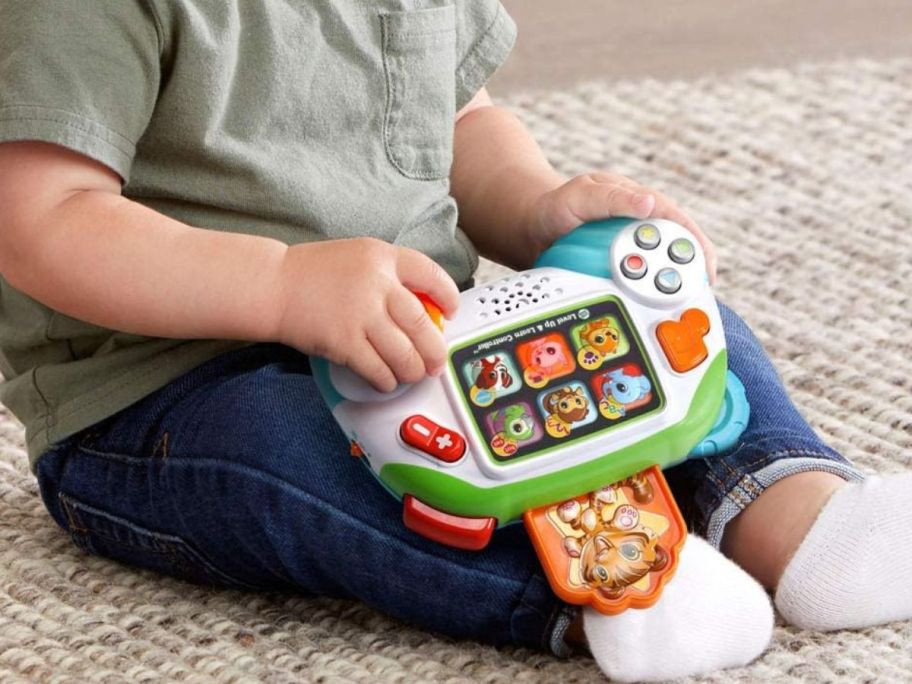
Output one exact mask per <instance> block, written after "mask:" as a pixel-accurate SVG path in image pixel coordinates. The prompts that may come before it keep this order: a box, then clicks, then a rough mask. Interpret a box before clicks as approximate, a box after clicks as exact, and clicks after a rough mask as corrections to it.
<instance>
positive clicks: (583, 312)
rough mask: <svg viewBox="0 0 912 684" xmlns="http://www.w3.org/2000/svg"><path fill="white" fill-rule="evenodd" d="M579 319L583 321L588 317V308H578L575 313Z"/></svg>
mask: <svg viewBox="0 0 912 684" xmlns="http://www.w3.org/2000/svg"><path fill="white" fill-rule="evenodd" d="M576 315H577V316H578V317H579V319H580V320H581V321H585V320H586V319H587V318H589V309H580V310H579V313H577V314H576Z"/></svg>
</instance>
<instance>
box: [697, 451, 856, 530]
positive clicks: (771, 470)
mask: <svg viewBox="0 0 912 684" xmlns="http://www.w3.org/2000/svg"><path fill="white" fill-rule="evenodd" d="M782 455H783V454H771V455H770V456H769V459H770V460H772V461H773V462H772V463H770V464H769V465H767V466H765V467H763V468H761V469H760V470H758V471H756V472H753V473H748V474H746V475H744V477H742V478H741V480H740V481H739V482H738V483H737V484H736V485H735V486H734V487H733V488H732V489H731V490H730V491H729V492H727V493H726V494H725V496H724V497H723V498H722V501H721V502H720V504H719V506H718V508H716V510H715V511H714V512H713V513H712V515H711V516H710V517H709V522H708V524H707V527H706V534H705V536H706V540H707V541H708V542H709V543H710V544H712V545H713V546H715V547H716V548H719V546H720V545H721V543H722V537H723V535H724V534H725V527H726V525H728V523H729V522H731V521H732V520H733V519H734V518H735V516H737V515H738V514H739V513H740V512H741V511H743V510H744V509H745V508H746V507H747V506H748V505H750V504H751V503H753V502H754V501H756V500H757V498H759V496H760V495H761V494H762V493H763V492H764V491H766V490H767V489H769V488H770V487H771V486H772V485H773V484H775V483H776V482H778V481H779V480H781V479H783V478H785V477H789V476H790V475H795V474H797V473H806V472H811V471H819V472H824V473H832V474H833V475H838V476H839V477H841V478H842V479H844V480H848V481H849V482H859V481H861V480H863V479H864V475H863V474H862V473H861V472H860V471H859V470H858V469H857V468H855V467H854V466H852V465H851V464H850V463H848V462H846V461H837V460H833V459H832V458H827V457H826V456H825V455H824V454H820V455H814V454H808V455H807V456H803V457H799V458H794V457H791V458H780V456H782Z"/></svg>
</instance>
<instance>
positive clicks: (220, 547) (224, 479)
mask: <svg viewBox="0 0 912 684" xmlns="http://www.w3.org/2000/svg"><path fill="white" fill-rule="evenodd" d="M308 371H309V367H308V364H307V359H306V357H304V356H303V355H301V354H297V353H295V352H293V351H292V350H290V349H287V348H284V347H279V346H273V345H263V346H258V347H251V348H248V349H244V350H241V351H239V352H233V353H231V354H228V355H226V356H223V357H220V358H219V359H215V360H214V361H212V362H209V363H208V364H206V365H204V366H203V367H201V368H199V369H196V370H195V371H192V372H191V373H190V374H188V375H187V376H184V377H183V378H180V379H178V380H177V381H175V382H174V383H172V384H171V385H169V386H167V387H166V388H164V389H163V390H160V391H159V392H157V393H156V394H154V395H152V396H150V397H147V398H146V399H144V400H143V401H141V402H139V403H138V404H137V405H135V406H133V407H130V408H128V409H127V410H126V411H124V412H122V413H121V414H118V416H115V417H114V419H112V420H109V421H105V422H104V423H102V424H101V425H99V426H97V429H90V430H88V431H87V432H86V433H85V434H83V435H79V436H78V438H77V439H76V440H75V441H74V442H73V443H70V444H67V443H65V444H64V446H62V447H61V448H59V449H57V450H55V451H52V452H51V453H49V454H47V456H46V457H45V458H43V459H42V461H41V463H40V466H39V468H40V472H39V482H40V485H41V491H42V496H43V497H44V499H45V502H46V504H47V506H48V508H49V509H50V511H51V513H52V514H53V515H54V517H55V519H57V521H58V522H59V523H60V524H61V525H62V526H63V527H64V528H65V529H67V530H68V531H70V533H71V534H72V535H73V536H74V538H76V540H77V541H78V543H80V545H81V546H83V547H84V548H86V549H87V550H89V551H91V552H95V553H99V554H102V555H107V556H110V557H113V558H115V559H118V560H121V561H123V562H127V563H131V564H134V565H141V566H145V567H149V568H152V569H155V570H158V571H163V572H168V573H171V574H175V575H178V576H181V577H184V578H188V579H194V580H202V581H210V582H215V583H218V584H227V585H230V586H251V587H253V588H264V589H289V590H292V591H301V592H305V593H308V594H313V595H319V596H331V597H343V598H349V599H358V600H361V601H363V602H365V603H367V604H368V605H370V606H372V607H374V608H376V609H377V610H380V611H382V612H384V613H387V614H389V615H392V616H395V617H397V618H399V619H401V620H403V621H406V622H410V623H412V624H415V625H419V626H421V627H424V628H426V629H429V630H433V631H436V632H441V633H444V634H448V635H451V636H454V637H457V638H468V639H474V640H478V641H484V642H488V643H495V644H517V645H522V646H527V647H532V648H538V649H552V646H553V650H561V649H566V646H565V645H564V643H563V640H562V636H563V632H564V631H565V629H566V626H567V624H569V617H568V615H569V612H570V609H569V607H567V606H565V605H564V604H563V603H562V602H561V601H560V600H558V598H557V597H556V596H555V595H554V594H553V593H552V592H551V590H550V588H549V586H548V583H547V581H546V580H545V578H544V576H543V574H542V570H541V567H540V564H539V562H538V559H537V557H536V555H535V553H534V552H533V550H532V548H531V545H530V543H529V541H528V539H527V537H526V534H525V532H524V530H523V528H522V526H521V525H516V526H511V527H508V528H506V529H503V530H500V531H498V532H497V533H496V534H495V535H494V540H493V542H492V544H491V545H490V546H489V547H488V548H487V549H485V550H484V551H482V552H478V553H476V552H468V551H459V550H455V549H450V548H447V547H444V546H441V545H439V544H435V543H433V542H431V541H428V540H427V539H424V538H422V537H420V536H418V535H416V534H414V533H413V532H411V531H409V530H408V529H406V528H405V527H404V526H403V524H402V509H401V504H400V503H398V502H397V501H396V500H395V499H394V498H393V497H392V496H390V494H389V493H387V492H386V491H385V490H384V489H383V487H382V486H381V485H380V484H379V483H378V482H377V481H376V479H375V478H374V476H373V475H372V474H371V473H370V471H369V470H368V468H367V467H366V466H365V465H364V464H363V463H361V462H360V461H359V460H358V459H356V458H354V457H352V456H351V455H350V454H349V445H348V443H347V441H346V440H345V439H344V437H343V435H342V433H341V432H340V431H339V429H338V428H337V426H336V424H335V422H334V420H333V418H332V416H331V414H330V413H329V411H328V410H327V408H326V406H325V404H324V402H323V400H322V399H321V397H320V395H319V393H318V391H317V389H316V386H315V384H314V381H313V379H312V378H311V377H310V376H309V375H308ZM61 495H62V496H61ZM552 642H553V644H552Z"/></svg>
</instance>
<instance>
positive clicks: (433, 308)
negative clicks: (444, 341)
mask: <svg viewBox="0 0 912 684" xmlns="http://www.w3.org/2000/svg"><path fill="white" fill-rule="evenodd" d="M415 296H416V297H418V301H420V302H421V304H422V305H423V306H424V310H425V311H427V312H428V316H430V317H431V320H432V321H434V325H436V326H437V327H438V328H440V329H441V330H443V312H442V311H441V310H440V307H439V306H437V304H436V302H434V300H433V299H431V298H430V297H428V296H427V295H426V294H424V292H416V293H415Z"/></svg>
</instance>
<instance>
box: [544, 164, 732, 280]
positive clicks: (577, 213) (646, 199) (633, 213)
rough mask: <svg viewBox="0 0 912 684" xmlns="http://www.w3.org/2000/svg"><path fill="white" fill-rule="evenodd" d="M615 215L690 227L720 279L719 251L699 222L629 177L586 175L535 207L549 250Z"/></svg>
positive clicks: (708, 265)
mask: <svg viewBox="0 0 912 684" xmlns="http://www.w3.org/2000/svg"><path fill="white" fill-rule="evenodd" d="M612 216H629V217H631V218H637V219H645V218H664V219H669V220H671V221H675V222H677V223H680V224H681V225H682V226H684V227H685V228H687V229H688V230H689V231H690V232H691V233H693V234H694V236H695V237H696V238H697V241H698V242H699V243H700V245H701V246H702V247H703V251H704V253H705V254H706V269H707V271H708V273H709V278H710V281H711V282H715V280H716V250H715V247H714V246H713V243H712V241H710V239H709V238H708V237H707V236H706V234H705V233H704V232H703V231H702V230H701V229H700V227H699V226H698V225H697V224H696V222H695V221H694V220H693V219H692V218H690V216H688V215H687V214H685V213H684V212H683V211H682V210H681V209H680V207H678V205H677V204H676V203H675V202H674V201H673V200H671V199H670V198H669V197H667V196H666V195H664V194H663V193H661V192H659V191H658V190H653V189H652V188H648V187H646V186H644V185H640V184H639V183H637V182H636V181H633V180H631V179H629V178H627V177H626V176H621V175H619V174H616V173H608V172H600V171H597V172H593V173H586V174H583V175H581V176H577V177H576V178H572V179H570V180H569V181H567V182H566V183H564V184H563V185H561V186H559V187H557V188H555V189H554V190H551V191H550V192H546V193H544V194H543V195H541V196H540V197H539V198H538V200H537V202H536V203H535V205H534V206H533V219H532V224H533V226H534V229H535V230H537V231H538V235H537V236H536V237H537V238H539V239H541V240H542V241H543V243H544V246H545V247H547V246H548V245H550V244H551V243H552V242H554V240H556V239H557V238H559V237H560V236H562V235H564V234H565V233H568V232H570V231H571V230H572V229H574V228H576V227H577V226H579V225H580V224H582V223H586V222H587V221H596V220H599V219H606V218H610V217H612Z"/></svg>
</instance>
